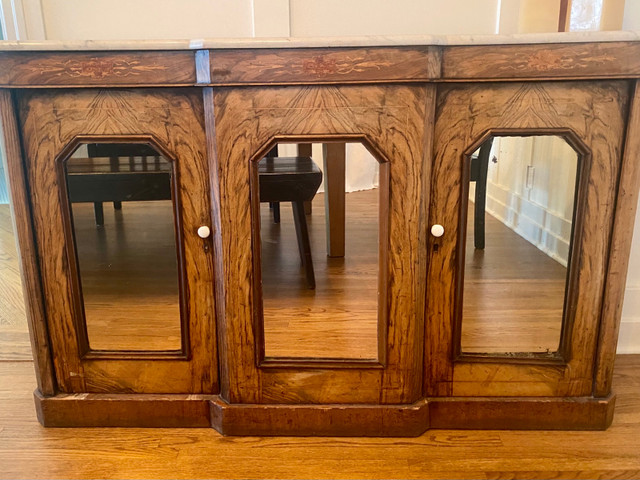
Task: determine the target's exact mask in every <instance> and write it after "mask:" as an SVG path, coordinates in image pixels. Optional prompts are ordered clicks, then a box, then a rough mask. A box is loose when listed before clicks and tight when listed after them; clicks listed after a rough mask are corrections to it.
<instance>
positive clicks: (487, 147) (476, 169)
mask: <svg viewBox="0 0 640 480" xmlns="http://www.w3.org/2000/svg"><path fill="white" fill-rule="evenodd" d="M492 145H493V137H490V138H489V139H488V140H487V141H486V142H484V143H483V144H482V146H481V147H480V151H479V152H478V155H477V156H472V157H471V165H470V174H469V181H470V182H476V192H475V198H474V212H473V244H474V247H475V248H477V249H479V250H484V230H485V228H484V227H485V225H484V224H485V218H484V216H485V207H486V204H487V172H488V170H489V154H490V153H491V146H492Z"/></svg>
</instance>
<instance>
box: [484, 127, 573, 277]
mask: <svg viewBox="0 0 640 480" xmlns="http://www.w3.org/2000/svg"><path fill="white" fill-rule="evenodd" d="M493 156H495V157H496V159H497V162H496V163H494V162H489V169H488V172H487V206H486V209H487V212H488V213H489V214H491V215H492V216H494V217H495V218H497V219H498V220H500V221H501V222H502V223H504V224H505V225H507V226H508V227H509V228H511V229H512V230H514V231H515V232H516V233H518V234H519V235H520V236H522V237H523V238H524V239H526V240H527V241H528V242H530V243H531V244H533V245H535V246H536V247H538V248H539V249H540V250H542V251H543V252H544V253H546V254H547V255H549V256H550V257H551V258H553V259H554V260H556V261H557V262H558V263H560V264H562V265H563V266H565V267H566V266H567V262H568V257H569V244H570V240H571V223H572V219H573V206H574V193H575V192H574V186H575V180H576V169H577V161H578V156H577V154H576V153H575V151H574V150H573V149H572V148H571V147H570V146H569V145H568V144H567V142H566V141H564V140H563V139H561V138H559V137H554V136H545V137H498V138H496V139H495V140H494V144H493V148H492V152H491V157H493Z"/></svg>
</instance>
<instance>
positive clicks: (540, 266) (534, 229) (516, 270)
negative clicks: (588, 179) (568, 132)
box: [461, 135, 579, 354]
mask: <svg viewBox="0 0 640 480" xmlns="http://www.w3.org/2000/svg"><path fill="white" fill-rule="evenodd" d="M466 165H467V167H468V168H469V172H468V173H469V177H470V181H469V198H468V200H467V202H468V212H467V234H466V251H465V263H464V292H463V305H462V324H461V325H462V327H461V351H462V353H488V354H500V353H521V352H534V353H552V352H556V351H557V350H558V348H559V342H560V336H561V331H562V326H563V311H564V306H565V293H566V289H567V279H568V273H567V272H568V266H569V264H570V261H571V259H570V252H571V239H572V234H573V233H572V232H573V230H572V225H573V219H574V209H575V205H576V184H577V183H576V182H577V175H578V166H579V159H578V154H577V153H576V152H575V150H574V149H573V148H572V147H571V146H570V145H569V144H568V143H567V142H566V141H565V140H564V139H563V138H561V137H557V136H552V135H545V136H528V137H511V136H509V137H494V138H493V139H492V140H489V141H488V142H486V143H485V144H484V145H483V146H482V147H481V148H480V149H478V151H476V152H475V153H474V154H473V155H472V157H471V160H470V162H469V163H467V164H466Z"/></svg>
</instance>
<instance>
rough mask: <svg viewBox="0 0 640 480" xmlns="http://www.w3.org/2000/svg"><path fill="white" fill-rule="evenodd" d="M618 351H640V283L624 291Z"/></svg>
mask: <svg viewBox="0 0 640 480" xmlns="http://www.w3.org/2000/svg"><path fill="white" fill-rule="evenodd" d="M618 353H640V285H629V286H627V289H626V290H625V293H624V304H623V307H622V320H621V321H620V336H619V337H618Z"/></svg>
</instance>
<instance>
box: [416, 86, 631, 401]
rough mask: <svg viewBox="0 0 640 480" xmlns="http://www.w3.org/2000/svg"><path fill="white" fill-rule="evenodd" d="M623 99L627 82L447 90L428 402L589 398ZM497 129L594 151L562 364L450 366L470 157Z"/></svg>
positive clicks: (435, 204)
mask: <svg viewBox="0 0 640 480" xmlns="http://www.w3.org/2000/svg"><path fill="white" fill-rule="evenodd" d="M627 102H628V83H627V82H623V81H619V82H615V81H607V82H598V83H577V82H576V83H569V82H568V83H545V84H542V83H529V84H526V83H508V84H484V85H482V84H481V85H471V84H465V85H447V86H443V87H441V89H440V91H439V95H438V110H437V116H436V128H435V147H434V152H435V159H434V174H433V182H432V192H433V194H432V196H431V214H430V215H431V218H430V223H431V224H433V223H440V224H442V225H444V226H445V232H446V233H445V236H444V237H441V239H439V240H433V241H432V245H431V248H430V270H429V276H428V284H429V288H430V290H429V291H430V292H431V294H430V295H429V296H428V309H427V311H428V312H429V314H428V322H429V323H428V326H427V331H428V332H432V333H431V335H430V336H429V335H427V338H430V341H428V342H427V347H426V348H427V349H426V365H430V366H431V368H427V371H426V374H427V377H426V381H425V387H426V391H427V394H428V395H434V396H436V395H523V396H528V395H545V396H547V395H559V396H583V395H590V394H591V384H592V374H593V371H592V368H593V365H594V363H593V362H594V356H595V350H596V340H597V332H598V325H599V320H600V309H601V306H602V293H603V289H604V278H605V273H606V267H607V257H608V254H607V252H608V248H609V238H610V237H609V235H610V233H611V228H612V219H613V207H614V203H615V198H616V189H617V178H618V173H619V162H620V158H621V151H622V137H623V133H624V124H625V118H626V111H627ZM491 129H494V130H500V129H505V131H510V132H511V133H512V134H516V132H520V133H526V132H529V134H541V133H544V132H546V134H549V132H552V131H556V132H558V133H562V131H563V129H564V130H566V129H570V130H571V131H572V132H573V134H574V135H576V136H577V138H579V139H580V140H581V141H582V142H583V143H584V144H585V145H586V146H587V147H588V148H589V149H590V152H591V155H590V158H589V159H587V161H588V162H589V163H590V165H589V168H588V169H587V170H585V172H587V173H586V174H587V175H588V178H585V179H583V182H584V189H585V192H584V195H585V196H584V202H583V203H584V205H583V207H582V208H584V210H583V212H584V215H583V218H582V219H579V220H578V222H576V229H577V230H578V231H579V237H577V238H580V241H579V243H578V244H576V245H575V246H574V254H573V255H574V256H573V258H572V262H577V263H576V265H578V266H579V269H578V271H577V280H576V281H575V282H574V283H573V288H574V294H575V298H576V299H577V301H576V303H575V310H574V311H575V314H574V322H573V324H572V325H568V326H567V328H566V330H565V334H566V335H565V337H566V340H565V341H566V342H568V344H567V348H566V352H565V353H566V356H567V358H566V360H567V361H568V364H567V365H566V366H560V367H559V366H558V365H553V364H550V365H548V366H544V365H536V363H539V362H537V361H536V360H535V359H533V358H532V360H531V363H530V364H527V363H526V362H520V364H518V363H516V361H511V360H510V359H509V358H506V357H505V358H503V359H501V360H500V359H495V360H494V361H493V363H488V362H474V361H459V362H457V363H455V364H454V362H453V361H452V358H453V357H454V352H453V350H452V349H453V341H455V338H456V337H455V335H454V334H455V331H453V330H452V326H453V325H454V324H455V318H454V316H455V314H456V309H455V306H456V302H460V301H461V297H460V296H459V294H458V291H457V287H456V286H457V285H458V282H462V279H461V278H460V275H461V271H460V268H461V267H459V266H460V265H461V261H460V258H459V255H460V252H461V250H460V245H459V241H460V238H461V237H460V232H459V228H460V227H461V225H460V220H459V219H460V202H461V201H460V195H461V192H462V185H461V181H462V178H463V176H462V166H463V163H464V152H466V151H467V150H469V149H470V148H471V147H472V146H473V145H474V144H475V143H476V142H478V141H479V140H480V139H481V137H482V136H483V135H485V134H486V132H487V131H489V130H491ZM503 134H504V133H503ZM585 158H586V157H585ZM579 225H581V226H579ZM436 245H437V247H438V248H437V249H436V248H434V247H435V246H436ZM452 382H453V383H452ZM545 384H546V387H545Z"/></svg>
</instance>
